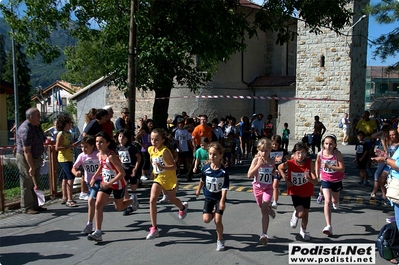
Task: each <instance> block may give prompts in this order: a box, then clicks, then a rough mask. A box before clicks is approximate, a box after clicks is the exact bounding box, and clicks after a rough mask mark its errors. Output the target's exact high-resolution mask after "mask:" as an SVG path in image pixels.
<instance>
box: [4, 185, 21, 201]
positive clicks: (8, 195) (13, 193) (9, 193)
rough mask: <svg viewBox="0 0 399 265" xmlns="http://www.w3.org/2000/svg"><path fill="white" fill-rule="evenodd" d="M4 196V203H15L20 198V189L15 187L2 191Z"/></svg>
mask: <svg viewBox="0 0 399 265" xmlns="http://www.w3.org/2000/svg"><path fill="white" fill-rule="evenodd" d="M4 196H5V199H6V201H15V200H17V199H18V200H19V199H20V196H21V189H20V188H19V187H15V188H12V189H7V190H4Z"/></svg>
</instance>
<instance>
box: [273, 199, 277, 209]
mask: <svg viewBox="0 0 399 265" xmlns="http://www.w3.org/2000/svg"><path fill="white" fill-rule="evenodd" d="M272 208H273V209H277V202H275V201H273V203H272Z"/></svg>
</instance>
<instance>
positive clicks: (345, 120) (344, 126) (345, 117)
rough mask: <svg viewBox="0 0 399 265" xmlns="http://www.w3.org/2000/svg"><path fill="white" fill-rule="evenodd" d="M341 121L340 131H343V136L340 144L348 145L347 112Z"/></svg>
mask: <svg viewBox="0 0 399 265" xmlns="http://www.w3.org/2000/svg"><path fill="white" fill-rule="evenodd" d="M341 122H342V131H343V132H344V138H343V139H342V145H348V139H349V128H350V127H349V126H350V121H349V119H348V113H345V114H344V117H343V118H342V120H341Z"/></svg>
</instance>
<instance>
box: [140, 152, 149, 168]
mask: <svg viewBox="0 0 399 265" xmlns="http://www.w3.org/2000/svg"><path fill="white" fill-rule="evenodd" d="M141 155H142V156H141V157H142V158H143V159H142V160H141V163H142V165H143V166H142V167H141V169H142V170H150V165H151V161H150V154H149V153H148V152H141Z"/></svg>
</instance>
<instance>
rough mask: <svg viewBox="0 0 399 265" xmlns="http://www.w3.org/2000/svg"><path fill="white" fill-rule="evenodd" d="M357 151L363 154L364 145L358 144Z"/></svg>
mask: <svg viewBox="0 0 399 265" xmlns="http://www.w3.org/2000/svg"><path fill="white" fill-rule="evenodd" d="M356 153H358V154H362V153H363V145H358V146H356Z"/></svg>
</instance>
